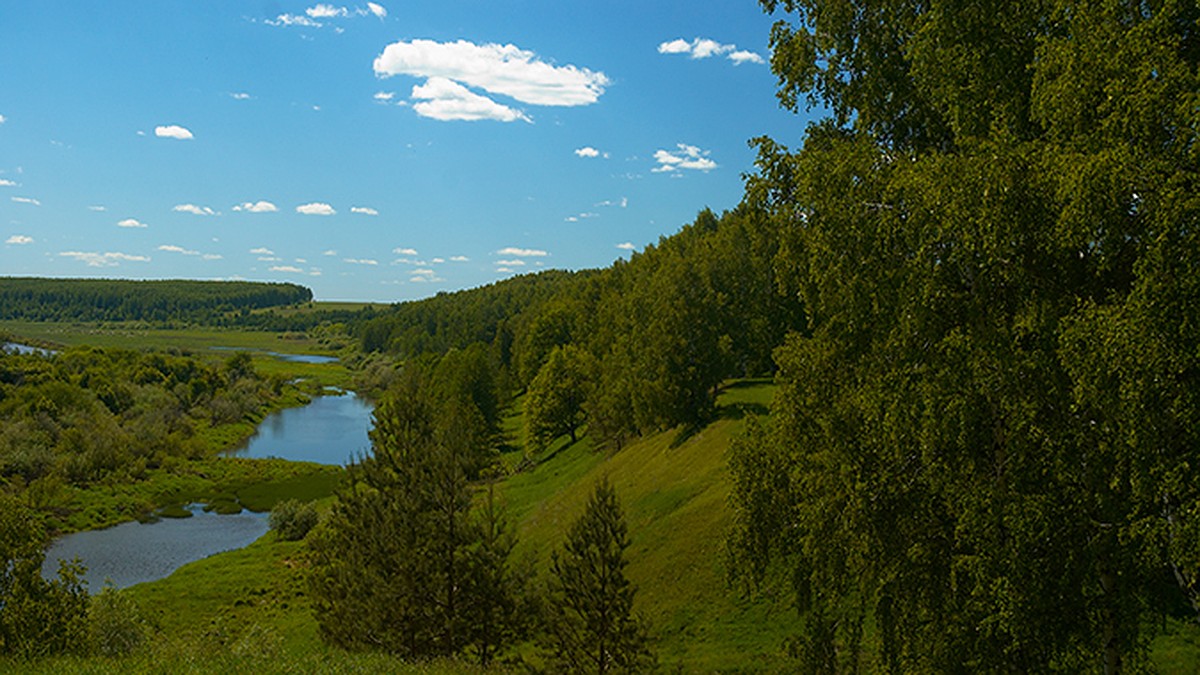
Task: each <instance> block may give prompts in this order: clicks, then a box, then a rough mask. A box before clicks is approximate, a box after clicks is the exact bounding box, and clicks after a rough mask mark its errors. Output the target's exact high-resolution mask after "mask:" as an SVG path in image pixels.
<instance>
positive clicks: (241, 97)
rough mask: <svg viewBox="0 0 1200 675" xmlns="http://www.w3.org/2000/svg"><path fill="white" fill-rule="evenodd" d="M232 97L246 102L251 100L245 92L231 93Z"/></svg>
mask: <svg viewBox="0 0 1200 675" xmlns="http://www.w3.org/2000/svg"><path fill="white" fill-rule="evenodd" d="M230 96H232V97H233V98H235V99H237V100H239V101H246V100H249V99H250V94H247V93H246V92H244V91H235V92H233V93H231V94H230Z"/></svg>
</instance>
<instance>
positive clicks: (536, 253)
mask: <svg viewBox="0 0 1200 675" xmlns="http://www.w3.org/2000/svg"><path fill="white" fill-rule="evenodd" d="M496 254H497V255H511V256H517V257H518V258H543V257H545V256H548V255H550V254H549V253H547V252H545V251H542V250H539V249H536V248H517V247H515V246H509V247H508V248H502V249H500V250H499V251H496Z"/></svg>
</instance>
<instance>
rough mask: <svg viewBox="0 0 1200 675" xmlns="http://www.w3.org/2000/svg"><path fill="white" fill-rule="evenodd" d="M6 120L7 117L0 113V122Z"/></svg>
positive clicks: (2, 122)
mask: <svg viewBox="0 0 1200 675" xmlns="http://www.w3.org/2000/svg"><path fill="white" fill-rule="evenodd" d="M7 121H8V118H7V117H5V116H4V115H0V124H4V123H5V122H7Z"/></svg>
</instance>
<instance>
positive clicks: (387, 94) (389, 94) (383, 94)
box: [372, 91, 396, 103]
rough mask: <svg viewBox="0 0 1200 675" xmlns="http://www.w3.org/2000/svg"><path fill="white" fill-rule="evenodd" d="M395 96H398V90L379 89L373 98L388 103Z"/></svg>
mask: <svg viewBox="0 0 1200 675" xmlns="http://www.w3.org/2000/svg"><path fill="white" fill-rule="evenodd" d="M395 97H396V92H394V91H377V92H375V96H373V97H372V98H374V99H375V100H376V101H379V102H381V103H387V102H388V101H390V100H392V99H393V98H395Z"/></svg>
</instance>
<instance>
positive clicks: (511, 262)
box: [496, 258, 525, 267]
mask: <svg viewBox="0 0 1200 675" xmlns="http://www.w3.org/2000/svg"><path fill="white" fill-rule="evenodd" d="M496 264H497V265H502V266H504V267H520V266H521V265H524V264H525V261H524V260H521V259H519V258H518V259H514V260H497V261H496Z"/></svg>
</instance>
